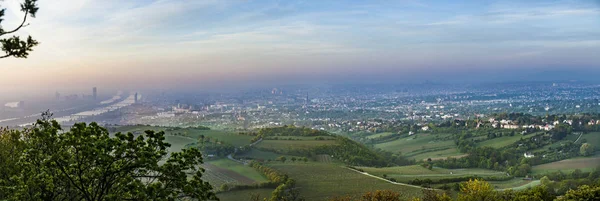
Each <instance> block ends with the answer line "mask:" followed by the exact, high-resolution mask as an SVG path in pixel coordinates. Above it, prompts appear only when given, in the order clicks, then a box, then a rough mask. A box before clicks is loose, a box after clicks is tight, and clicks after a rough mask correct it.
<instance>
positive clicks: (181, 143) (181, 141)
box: [165, 135, 195, 152]
mask: <svg viewBox="0 0 600 201" xmlns="http://www.w3.org/2000/svg"><path fill="white" fill-rule="evenodd" d="M165 141H167V142H168V143H169V144H171V147H169V152H180V151H181V150H182V149H183V148H185V145H187V144H190V143H193V142H195V140H194V139H191V138H188V137H183V136H173V135H167V136H165Z"/></svg>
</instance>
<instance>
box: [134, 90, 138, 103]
mask: <svg viewBox="0 0 600 201" xmlns="http://www.w3.org/2000/svg"><path fill="white" fill-rule="evenodd" d="M134 97H135V99H134V103H137V102H138V93H137V92H135V96H134Z"/></svg>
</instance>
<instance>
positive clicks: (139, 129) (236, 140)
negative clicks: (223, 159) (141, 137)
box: [117, 126, 252, 147]
mask: <svg viewBox="0 0 600 201" xmlns="http://www.w3.org/2000/svg"><path fill="white" fill-rule="evenodd" d="M146 130H155V131H165V134H166V135H177V136H184V137H189V138H191V139H193V141H192V142H195V141H196V140H197V139H198V138H199V137H200V136H201V135H204V137H210V138H212V139H218V140H219V141H223V142H227V143H230V144H232V145H234V146H236V147H239V146H244V145H248V144H250V140H251V139H252V136H248V135H240V134H237V133H235V132H229V131H221V130H202V129H196V128H180V129H172V128H165V127H154V126H122V127H119V128H117V132H133V133H143V132H144V131H146ZM192 142H190V143H192Z"/></svg>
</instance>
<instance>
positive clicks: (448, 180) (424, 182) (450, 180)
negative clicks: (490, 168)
mask: <svg viewBox="0 0 600 201" xmlns="http://www.w3.org/2000/svg"><path fill="white" fill-rule="evenodd" d="M513 178H514V177H511V176H490V177H481V176H466V177H453V178H444V179H436V180H432V179H414V180H410V181H408V183H409V184H412V185H418V186H430V185H432V184H448V183H456V182H465V181H469V180H475V179H478V180H485V181H508V180H511V179H513ZM442 189H444V190H450V189H451V188H449V187H443V188H442ZM454 190H458V189H457V188H455V189H454Z"/></svg>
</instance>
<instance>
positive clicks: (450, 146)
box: [375, 134, 462, 160]
mask: <svg viewBox="0 0 600 201" xmlns="http://www.w3.org/2000/svg"><path fill="white" fill-rule="evenodd" d="M436 136H439V137H443V136H447V135H445V134H437V135H431V134H417V135H416V136H414V137H413V136H410V137H404V138H400V139H397V140H394V141H389V142H384V143H380V144H376V145H375V148H380V149H382V150H385V151H389V152H392V153H398V152H402V154H403V155H406V156H408V157H409V158H414V159H417V160H422V159H427V158H439V157H443V158H446V157H448V156H458V155H462V154H461V153H458V151H457V150H456V145H455V144H454V141H453V140H439V139H436ZM415 137H416V138H415Z"/></svg>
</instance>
